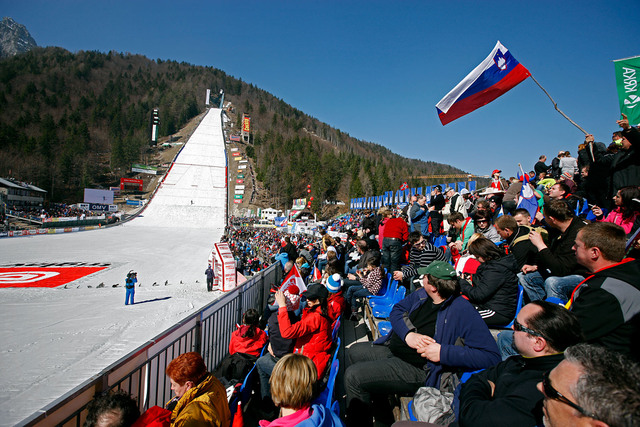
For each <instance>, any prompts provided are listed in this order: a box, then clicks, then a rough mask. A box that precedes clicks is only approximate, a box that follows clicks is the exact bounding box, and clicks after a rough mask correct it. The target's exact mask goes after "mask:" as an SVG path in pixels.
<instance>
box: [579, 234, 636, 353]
mask: <svg viewBox="0 0 640 427" xmlns="http://www.w3.org/2000/svg"><path fill="white" fill-rule="evenodd" d="M625 244H626V237H625V233H624V230H623V229H622V228H621V227H620V226H617V225H615V224H611V223H608V222H602V223H592V224H589V225H587V226H585V227H583V228H582V229H581V230H580V231H579V232H578V234H577V237H576V239H575V245H574V249H575V251H576V258H577V260H578V262H579V263H580V264H581V265H583V266H584V267H586V268H587V270H589V272H590V275H589V277H587V279H586V280H585V281H584V282H582V283H581V284H580V287H579V288H578V289H576V290H575V292H574V293H573V295H572V298H571V311H572V312H573V313H574V314H575V315H576V316H577V317H578V321H579V322H580V324H581V325H582V329H583V331H584V333H585V338H586V340H587V342H589V343H594V344H599V345H602V346H605V347H607V348H609V349H611V350H615V351H618V352H621V353H625V354H627V355H629V356H631V357H632V358H633V359H634V360H636V361H640V340H639V339H638V337H639V336H640V282H639V278H640V266H639V265H638V261H635V260H633V259H631V258H626V259H623V258H624V251H625Z"/></svg>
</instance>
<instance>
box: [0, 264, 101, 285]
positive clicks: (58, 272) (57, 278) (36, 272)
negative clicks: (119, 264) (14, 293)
mask: <svg viewBox="0 0 640 427" xmlns="http://www.w3.org/2000/svg"><path fill="white" fill-rule="evenodd" d="M105 268H107V267H37V266H34V267H2V268H0V288H55V287H56V286H61V285H65V284H67V283H70V282H73V281H74V280H77V279H80V278H81V277H85V276H88V275H89V274H93V273H96V272H98V271H101V270H104V269H105Z"/></svg>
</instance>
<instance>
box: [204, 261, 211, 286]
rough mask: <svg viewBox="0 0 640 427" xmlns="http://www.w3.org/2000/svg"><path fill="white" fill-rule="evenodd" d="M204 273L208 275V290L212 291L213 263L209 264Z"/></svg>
mask: <svg viewBox="0 0 640 427" xmlns="http://www.w3.org/2000/svg"><path fill="white" fill-rule="evenodd" d="M204 274H206V275H207V291H208V292H211V291H212V290H213V269H212V268H211V264H209V266H208V267H207V269H206V270H205V272H204Z"/></svg>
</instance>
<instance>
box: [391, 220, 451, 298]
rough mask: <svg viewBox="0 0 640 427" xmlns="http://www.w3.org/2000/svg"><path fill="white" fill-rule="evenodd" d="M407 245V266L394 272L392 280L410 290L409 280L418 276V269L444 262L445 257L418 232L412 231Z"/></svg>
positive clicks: (442, 252) (440, 250)
mask: <svg viewBox="0 0 640 427" xmlns="http://www.w3.org/2000/svg"><path fill="white" fill-rule="evenodd" d="M458 215H460V214H458ZM460 216H462V215H460ZM409 243H410V244H411V250H410V251H409V264H407V265H403V266H402V268H401V269H400V270H396V271H394V272H393V280H397V281H399V282H404V283H403V285H404V286H405V287H406V288H407V289H408V290H411V280H412V279H413V278H414V277H415V276H417V275H418V269H419V268H422V267H428V266H429V264H431V263H432V262H433V261H444V260H445V256H444V251H443V250H442V249H441V248H436V247H435V246H433V245H432V244H431V243H429V242H428V241H427V239H425V238H424V236H423V235H422V234H421V233H420V232H419V231H412V232H411V234H409Z"/></svg>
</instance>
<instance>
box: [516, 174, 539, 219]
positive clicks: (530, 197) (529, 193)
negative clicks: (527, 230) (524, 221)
mask: <svg viewBox="0 0 640 427" xmlns="http://www.w3.org/2000/svg"><path fill="white" fill-rule="evenodd" d="M518 178H520V179H521V180H522V189H520V197H518V205H517V208H518V209H520V208H523V209H526V210H527V211H528V212H529V215H531V223H532V224H533V222H534V221H535V220H536V214H537V213H538V209H539V207H538V199H536V196H535V194H533V189H532V188H531V185H529V174H526V173H525V174H523V175H522V176H521V177H518Z"/></svg>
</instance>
